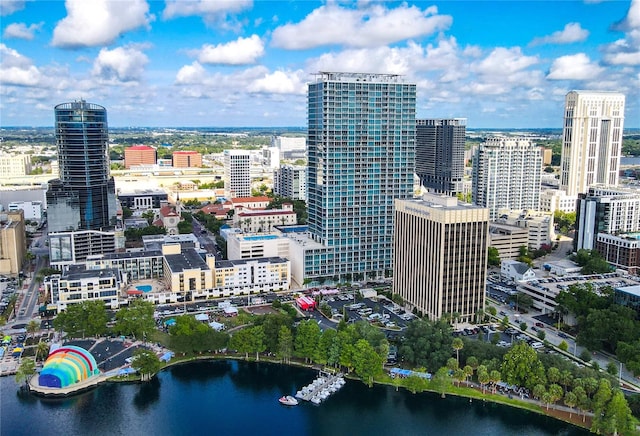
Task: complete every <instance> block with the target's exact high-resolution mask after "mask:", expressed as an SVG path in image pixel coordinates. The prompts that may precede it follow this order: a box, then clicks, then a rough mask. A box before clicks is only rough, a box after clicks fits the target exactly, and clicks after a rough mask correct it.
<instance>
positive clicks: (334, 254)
mask: <svg viewBox="0 0 640 436" xmlns="http://www.w3.org/2000/svg"><path fill="white" fill-rule="evenodd" d="M415 125H416V85H415V84H408V83H404V82H403V80H402V78H401V77H400V76H398V75H392V74H364V73H337V72H321V73H318V75H317V76H316V80H315V82H314V83H311V84H310V85H309V90H308V140H307V144H308V156H309V167H308V176H307V195H308V199H309V200H308V213H309V218H308V225H309V232H310V234H311V238H312V239H313V241H314V242H315V243H316V244H314V247H307V249H306V250H305V266H304V275H305V279H310V278H319V277H326V278H329V279H334V280H335V279H343V280H349V279H350V278H353V279H363V278H365V277H381V276H383V275H387V276H388V275H390V274H391V271H392V246H393V210H394V200H395V199H409V198H412V197H413V177H414V176H413V174H414V165H415V140H416V134H415Z"/></svg>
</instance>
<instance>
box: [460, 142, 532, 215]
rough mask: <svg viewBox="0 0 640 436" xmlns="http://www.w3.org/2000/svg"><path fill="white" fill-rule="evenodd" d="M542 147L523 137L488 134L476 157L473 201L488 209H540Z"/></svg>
mask: <svg viewBox="0 0 640 436" xmlns="http://www.w3.org/2000/svg"><path fill="white" fill-rule="evenodd" d="M541 174H542V153H541V148H540V147H538V146H537V145H535V144H534V143H533V142H531V141H530V140H528V139H523V138H488V139H487V140H486V141H485V142H484V143H483V144H481V145H480V146H479V147H478V148H477V149H476V154H475V157H474V159H473V177H472V178H473V192H472V194H471V196H472V199H473V203H474V204H477V205H479V206H483V207H486V208H488V209H489V216H490V218H491V219H492V220H495V219H496V218H497V217H498V210H499V209H510V210H538V208H539V206H540V184H541V183H540V177H541Z"/></svg>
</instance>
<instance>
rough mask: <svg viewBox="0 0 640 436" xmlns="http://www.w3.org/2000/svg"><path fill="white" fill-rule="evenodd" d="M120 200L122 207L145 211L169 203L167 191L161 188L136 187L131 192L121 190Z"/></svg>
mask: <svg viewBox="0 0 640 436" xmlns="http://www.w3.org/2000/svg"><path fill="white" fill-rule="evenodd" d="M118 200H119V201H120V204H121V205H122V207H128V208H129V209H131V210H138V211H142V212H145V211H147V210H149V209H160V208H161V207H163V206H166V205H167V204H168V196H167V193H166V192H165V191H163V190H161V189H136V190H134V191H131V192H119V193H118Z"/></svg>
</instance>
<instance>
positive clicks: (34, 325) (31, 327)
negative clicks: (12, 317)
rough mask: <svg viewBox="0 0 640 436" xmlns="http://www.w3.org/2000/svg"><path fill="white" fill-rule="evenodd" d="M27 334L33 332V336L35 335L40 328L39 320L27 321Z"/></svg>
mask: <svg viewBox="0 0 640 436" xmlns="http://www.w3.org/2000/svg"><path fill="white" fill-rule="evenodd" d="M26 329H27V334H31V337H33V336H35V333H36V332H37V331H39V330H40V324H38V321H36V320H31V321H29V322H28V323H27V327H26Z"/></svg>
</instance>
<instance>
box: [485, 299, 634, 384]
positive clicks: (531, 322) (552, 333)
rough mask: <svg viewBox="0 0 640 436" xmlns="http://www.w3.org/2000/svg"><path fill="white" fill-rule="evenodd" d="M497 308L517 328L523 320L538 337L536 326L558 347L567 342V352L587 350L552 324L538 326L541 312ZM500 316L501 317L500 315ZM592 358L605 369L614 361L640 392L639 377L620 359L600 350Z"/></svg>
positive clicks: (574, 353) (620, 374)
mask: <svg viewBox="0 0 640 436" xmlns="http://www.w3.org/2000/svg"><path fill="white" fill-rule="evenodd" d="M497 309H498V311H502V312H505V313H506V314H507V316H508V317H509V321H510V323H511V324H512V326H513V327H515V328H517V329H519V328H520V323H522V322H524V323H526V325H527V330H526V332H525V333H528V334H530V335H533V336H534V337H536V336H537V332H536V331H534V330H533V329H534V328H536V329H537V330H542V331H544V332H545V340H546V341H547V342H549V343H551V344H553V345H555V346H556V347H557V346H558V345H560V343H561V342H562V341H564V342H566V343H567V345H568V346H569V347H568V349H567V352H568V353H570V354H572V355H573V356H575V357H576V358H579V356H580V354H581V353H582V352H583V351H584V350H586V348H584V347H582V346H580V345H578V344H577V343H576V341H575V339H574V338H573V337H571V336H568V335H565V336H566V337H561V336H559V334H561V333H562V332H560V331H558V329H557V328H555V327H554V326H553V325H551V324H547V323H543V324H544V327H543V328H539V327H536V325H535V323H537V322H540V320H538V319H537V318H535V317H537V316H539V315H541V313H540V312H536V311H533V310H530V311H529V313H526V314H523V313H518V312H516V311H515V310H513V309H512V308H511V307H510V306H509V305H507V304H505V305H501V306H500V305H498V306H497ZM498 318H500V316H498ZM591 358H592V360H593V361H595V362H597V363H598V365H599V366H600V368H601V369H603V370H606V368H607V365H609V363H611V362H613V363H614V364H615V365H616V367H618V368H619V373H618V377H619V378H620V379H621V381H625V382H627V384H633V386H634V387H635V388H636V391H637V392H640V383H639V381H638V379H636V378H634V376H633V374H632V373H631V372H630V371H628V370H627V369H626V368H625V367H624V365H620V361H618V360H616V359H615V358H613V357H609V356H606V355H604V354H602V353H600V352H597V353H592V354H591Z"/></svg>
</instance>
